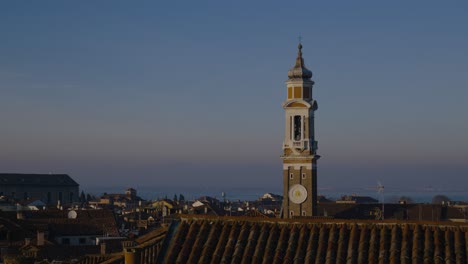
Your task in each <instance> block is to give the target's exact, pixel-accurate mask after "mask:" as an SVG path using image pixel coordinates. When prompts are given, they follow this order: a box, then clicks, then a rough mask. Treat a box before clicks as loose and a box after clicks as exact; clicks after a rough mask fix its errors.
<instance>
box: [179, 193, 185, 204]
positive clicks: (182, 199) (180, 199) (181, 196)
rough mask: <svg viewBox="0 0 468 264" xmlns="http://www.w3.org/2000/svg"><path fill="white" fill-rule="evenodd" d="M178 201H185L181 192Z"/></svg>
mask: <svg viewBox="0 0 468 264" xmlns="http://www.w3.org/2000/svg"><path fill="white" fill-rule="evenodd" d="M180 201H185V197H184V196H183V195H182V194H179V202H180Z"/></svg>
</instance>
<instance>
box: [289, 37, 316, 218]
mask: <svg viewBox="0 0 468 264" xmlns="http://www.w3.org/2000/svg"><path fill="white" fill-rule="evenodd" d="M311 78H312V72H311V71H310V70H308V69H307V68H306V67H305V65H304V59H303V58H302V45H301V44H299V46H298V54H297V58H296V64H295V65H294V67H293V68H291V69H290V70H289V72H288V80H287V81H286V87H287V99H286V101H285V102H284V103H283V108H284V110H285V114H286V120H285V121H286V122H285V136H284V142H283V155H282V156H281V158H282V160H283V196H284V198H283V213H282V214H283V217H284V218H294V217H310V216H315V215H317V160H318V159H319V157H320V156H318V155H317V141H316V140H315V132H314V131H315V126H314V112H315V111H316V110H317V102H316V101H315V100H314V99H313V95H312V88H313V85H314V81H312V79H311Z"/></svg>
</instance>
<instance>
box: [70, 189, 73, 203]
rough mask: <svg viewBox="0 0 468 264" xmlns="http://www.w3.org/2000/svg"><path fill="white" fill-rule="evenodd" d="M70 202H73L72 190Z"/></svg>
mask: <svg viewBox="0 0 468 264" xmlns="http://www.w3.org/2000/svg"><path fill="white" fill-rule="evenodd" d="M70 203H73V193H72V192H70Z"/></svg>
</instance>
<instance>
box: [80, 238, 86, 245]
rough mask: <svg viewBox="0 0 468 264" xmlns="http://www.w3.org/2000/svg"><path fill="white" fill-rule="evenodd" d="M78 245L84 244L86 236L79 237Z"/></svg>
mask: <svg viewBox="0 0 468 264" xmlns="http://www.w3.org/2000/svg"><path fill="white" fill-rule="evenodd" d="M79 243H80V245H83V244H86V238H84V237H82V238H80V239H79Z"/></svg>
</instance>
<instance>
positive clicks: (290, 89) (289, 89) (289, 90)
mask: <svg viewBox="0 0 468 264" xmlns="http://www.w3.org/2000/svg"><path fill="white" fill-rule="evenodd" d="M288 99H292V87H288Z"/></svg>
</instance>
